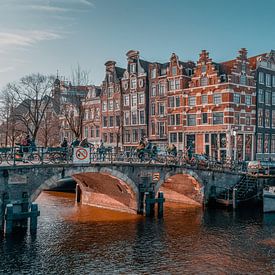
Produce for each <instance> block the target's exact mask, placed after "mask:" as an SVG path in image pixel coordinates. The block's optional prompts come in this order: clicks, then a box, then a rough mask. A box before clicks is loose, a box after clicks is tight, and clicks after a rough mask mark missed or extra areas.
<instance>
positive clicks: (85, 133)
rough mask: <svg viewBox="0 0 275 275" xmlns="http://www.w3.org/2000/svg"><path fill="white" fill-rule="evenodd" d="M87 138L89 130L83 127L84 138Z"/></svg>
mask: <svg viewBox="0 0 275 275" xmlns="http://www.w3.org/2000/svg"><path fill="white" fill-rule="evenodd" d="M88 136H89V128H88V127H85V128H84V137H85V138H87V137H88Z"/></svg>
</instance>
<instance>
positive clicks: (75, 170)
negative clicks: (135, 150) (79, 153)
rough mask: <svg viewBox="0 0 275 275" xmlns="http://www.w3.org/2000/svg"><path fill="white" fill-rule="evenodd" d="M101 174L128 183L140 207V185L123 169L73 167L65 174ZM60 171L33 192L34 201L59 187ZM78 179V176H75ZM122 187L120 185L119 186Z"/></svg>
mask: <svg viewBox="0 0 275 275" xmlns="http://www.w3.org/2000/svg"><path fill="white" fill-rule="evenodd" d="M91 173H95V174H101V175H108V176H109V177H111V178H115V179H116V180H118V181H119V182H122V183H124V184H126V185H127V187H128V188H129V189H130V190H131V194H133V196H134V200H135V208H136V209H135V210H137V208H138V199H139V192H138V187H137V185H136V184H135V182H134V181H133V180H132V179H131V178H130V177H129V176H128V175H127V174H126V173H125V174H124V173H122V172H121V171H119V170H117V169H113V167H112V168H108V167H71V168H68V169H66V171H65V175H64V176H66V177H68V176H71V177H72V178H74V176H77V175H81V174H83V175H84V174H91ZM58 175H59V176H58ZM60 179H61V177H60V173H59V174H57V175H53V176H51V177H49V178H48V179H47V180H45V181H44V182H43V183H42V184H41V185H40V186H39V187H38V188H37V189H36V190H35V192H34V194H32V201H34V200H35V199H36V198H37V197H38V196H39V194H40V193H41V192H42V191H43V190H50V189H52V188H56V187H58V184H59V183H58V180H60ZM74 179H76V178H74ZM118 188H119V189H120V187H119V186H118Z"/></svg>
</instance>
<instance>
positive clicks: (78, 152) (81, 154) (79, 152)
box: [75, 148, 88, 160]
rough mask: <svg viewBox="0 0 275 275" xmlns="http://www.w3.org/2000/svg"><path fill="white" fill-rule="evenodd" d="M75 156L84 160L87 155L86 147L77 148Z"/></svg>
mask: <svg viewBox="0 0 275 275" xmlns="http://www.w3.org/2000/svg"><path fill="white" fill-rule="evenodd" d="M75 155H76V158H77V159H79V160H84V159H86V158H87V156H88V153H87V150H86V149H83V148H79V149H77V150H76V153H75Z"/></svg>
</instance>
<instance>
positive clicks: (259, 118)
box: [258, 109, 263, 127]
mask: <svg viewBox="0 0 275 275" xmlns="http://www.w3.org/2000/svg"><path fill="white" fill-rule="evenodd" d="M258 126H259V127H262V126H263V109H258Z"/></svg>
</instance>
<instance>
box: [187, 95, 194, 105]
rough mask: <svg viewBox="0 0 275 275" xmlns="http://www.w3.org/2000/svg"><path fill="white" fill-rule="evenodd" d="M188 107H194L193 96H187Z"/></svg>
mask: <svg viewBox="0 0 275 275" xmlns="http://www.w3.org/2000/svg"><path fill="white" fill-rule="evenodd" d="M188 105H189V106H196V97H195V96H189V97H188Z"/></svg>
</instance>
